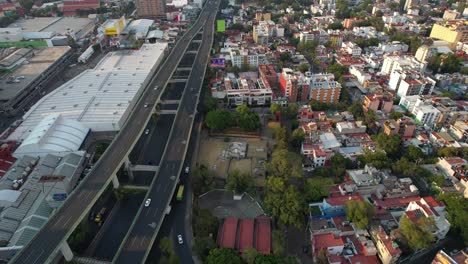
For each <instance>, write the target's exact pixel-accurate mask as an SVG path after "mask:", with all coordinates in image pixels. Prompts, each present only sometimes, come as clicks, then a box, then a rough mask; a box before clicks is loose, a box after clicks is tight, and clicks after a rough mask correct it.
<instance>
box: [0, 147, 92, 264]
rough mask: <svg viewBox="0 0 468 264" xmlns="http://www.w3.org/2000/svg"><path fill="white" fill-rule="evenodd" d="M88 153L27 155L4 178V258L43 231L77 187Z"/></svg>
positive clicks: (0, 184) (0, 212) (0, 191)
mask: <svg viewBox="0 0 468 264" xmlns="http://www.w3.org/2000/svg"><path fill="white" fill-rule="evenodd" d="M85 160H86V159H85V152H83V151H79V152H74V153H70V154H68V155H66V156H64V157H59V156H55V155H51V154H49V155H46V156H44V157H42V158H37V157H32V156H24V157H22V158H21V159H18V160H17V161H16V162H15V163H14V164H13V166H12V167H11V168H10V170H9V171H8V172H7V173H6V174H5V175H4V176H3V177H2V178H1V179H0V205H1V206H0V241H2V242H3V243H5V244H6V246H5V245H4V247H3V248H2V250H0V259H8V258H10V257H11V256H12V255H14V254H15V253H16V251H17V250H19V249H21V248H22V246H24V245H26V244H27V243H29V241H30V240H31V239H32V238H33V237H34V236H35V235H36V234H37V232H39V230H40V229H41V228H42V226H44V224H45V223H46V222H47V220H48V218H49V217H50V215H51V214H52V212H53V210H54V209H57V208H58V207H60V206H61V204H62V203H63V201H64V200H65V199H66V198H67V196H68V194H70V193H71V191H72V190H73V188H74V187H75V185H76V183H77V181H78V178H79V176H80V174H81V172H82V171H83V165H84V164H85Z"/></svg>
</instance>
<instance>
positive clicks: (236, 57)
mask: <svg viewBox="0 0 468 264" xmlns="http://www.w3.org/2000/svg"><path fill="white" fill-rule="evenodd" d="M229 55H230V57H231V63H232V66H233V67H238V68H239V69H242V68H244V67H254V68H257V67H258V64H259V61H260V60H261V59H263V58H264V57H265V55H264V54H259V53H257V52H256V51H253V50H249V49H244V48H241V49H238V48H231V50H230V51H229Z"/></svg>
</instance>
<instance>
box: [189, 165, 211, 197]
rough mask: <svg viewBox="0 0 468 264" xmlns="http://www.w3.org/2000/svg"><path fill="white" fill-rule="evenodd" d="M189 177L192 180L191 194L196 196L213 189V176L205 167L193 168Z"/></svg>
mask: <svg viewBox="0 0 468 264" xmlns="http://www.w3.org/2000/svg"><path fill="white" fill-rule="evenodd" d="M190 176H191V178H192V188H193V192H194V193H195V194H197V195H200V194H202V193H205V192H207V191H209V190H211V189H212V188H213V187H214V176H213V174H212V173H210V171H209V170H208V168H207V167H206V166H205V165H200V166H198V167H197V168H195V169H194V170H193V171H192V172H191V173H190Z"/></svg>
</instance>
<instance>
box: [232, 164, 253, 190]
mask: <svg viewBox="0 0 468 264" xmlns="http://www.w3.org/2000/svg"><path fill="white" fill-rule="evenodd" d="M252 186H253V179H252V176H251V175H250V174H248V173H241V172H240V171H238V170H234V171H232V172H231V173H229V176H228V179H227V186H226V187H227V189H228V190H230V191H233V192H234V193H236V194H241V193H244V192H245V191H248V190H249V189H250V188H252Z"/></svg>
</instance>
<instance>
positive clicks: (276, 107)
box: [270, 103, 281, 114]
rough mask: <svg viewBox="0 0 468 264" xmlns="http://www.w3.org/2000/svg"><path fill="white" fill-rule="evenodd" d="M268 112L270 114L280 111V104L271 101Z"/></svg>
mask: <svg viewBox="0 0 468 264" xmlns="http://www.w3.org/2000/svg"><path fill="white" fill-rule="evenodd" d="M270 112H271V113H272V114H276V113H278V112H281V105H279V104H276V103H273V104H271V105H270Z"/></svg>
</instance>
